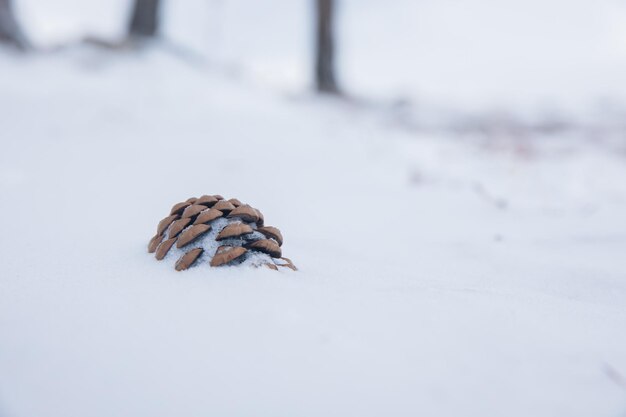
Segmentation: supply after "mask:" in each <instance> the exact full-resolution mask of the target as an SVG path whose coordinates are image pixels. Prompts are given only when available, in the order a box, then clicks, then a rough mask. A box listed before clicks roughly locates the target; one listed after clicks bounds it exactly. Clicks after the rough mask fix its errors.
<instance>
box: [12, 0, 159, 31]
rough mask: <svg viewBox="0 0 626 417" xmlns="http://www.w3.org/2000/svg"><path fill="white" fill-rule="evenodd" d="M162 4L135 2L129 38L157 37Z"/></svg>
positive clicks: (157, 0)
mask: <svg viewBox="0 0 626 417" xmlns="http://www.w3.org/2000/svg"><path fill="white" fill-rule="evenodd" d="M0 1H2V0H0ZM160 3H161V1H160V0H135V5H134V7H133V12H132V15H131V18H130V25H129V28H128V35H129V37H131V38H152V37H154V36H156V34H157V32H158V30H159V6H160Z"/></svg>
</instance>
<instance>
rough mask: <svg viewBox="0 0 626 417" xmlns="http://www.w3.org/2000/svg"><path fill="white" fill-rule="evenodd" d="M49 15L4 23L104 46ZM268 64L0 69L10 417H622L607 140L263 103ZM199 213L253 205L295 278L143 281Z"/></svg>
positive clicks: (59, 58) (103, 56) (100, 8)
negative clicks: (180, 218) (453, 128)
mask: <svg viewBox="0 0 626 417" xmlns="http://www.w3.org/2000/svg"><path fill="white" fill-rule="evenodd" d="M62 3H63V4H69V3H72V2H71V1H70V0H64V1H63V2H62V1H59V2H53V1H50V2H49V3H48V2H45V3H44V2H36V1H35V0H24V1H23V2H20V4H21V6H20V10H21V13H22V17H23V20H24V21H26V22H31V23H32V27H33V28H35V27H38V28H40V29H39V30H40V31H42V33H41V34H40V35H37V34H34V35H35V36H34V37H35V38H36V39H35V40H38V39H44V38H45V39H52V38H53V37H52V36H51V35H50V34H51V33H56V34H59V37H58V38H57V39H61V38H62V36H61V35H65V32H64V28H65V27H74V26H73V24H74V23H76V22H83V21H86V20H89V19H91V23H93V24H94V25H96V26H97V25H103V26H102V30H101V32H103V33H114V32H115V31H114V30H113V29H114V28H113V25H112V24H111V22H114V21H117V20H116V16H113V18H111V19H109V20H107V18H106V16H107V12H106V11H105V9H106V10H108V8H107V7H105V4H107V3H108V2H97V3H96V2H94V3H93V8H91V7H84V8H83V9H80V8H79V9H76V10H80V11H81V14H80V16H79V15H72V14H71V13H69V12H68V13H66V11H67V10H68V9H63V8H57V7H56V6H58V5H60V4H62ZM122 3H125V2H122V1H119V2H111V4H112V5H113V4H119V5H120V8H119V10H120V14H121V11H122V8H121V5H122ZM168 3H169V4H171V6H168V7H171V8H172V9H173V10H174V9H176V10H178V6H176V5H178V4H179V3H178V2H168ZM174 3H175V4H176V5H174ZM182 3H183V2H180V4H182ZM190 3H193V2H190ZM190 3H187V4H190ZM200 3H202V4H205V5H206V4H208V3H205V2H199V3H198V4H200ZM209 3H210V4H213V5H219V4H225V5H227V6H224V8H223V9H222V10H223V11H224V13H223V14H222V15H221V17H224V19H225V21H226V22H230V21H231V20H235V17H236V16H237V13H235V12H234V11H233V10H232V8H235V9H237V8H238V9H237V10H238V11H239V12H241V13H243V16H248V17H250V16H252V15H254V13H255V11H256V12H259V11H258V8H263V9H268V10H269V9H271V8H268V7H265V6H261V3H258V5H252V2H245V3H244V2H224V3H222V2H209ZM287 3H289V4H287ZM348 3H350V2H348ZM398 3H402V4H404V5H407V6H406V7H410V4H417V3H418V2H398ZM443 3H445V4H447V5H448V6H446V7H447V8H448V9H449V8H451V3H449V2H441V4H443ZM525 3H526V2H524V4H525ZM72 4H73V5H74V6H76V4H78V3H76V2H75V1H74V3H72ZM280 4H282V5H284V6H285V9H284V13H285V14H286V16H290V15H293V16H294V19H284V20H285V21H284V22H283V21H282V20H281V21H280V22H278V20H276V19H274V20H271V19H269V17H268V16H267V14H265V15H264V14H262V13H260V12H259V13H258V14H257V15H256V16H254V17H257V18H258V19H261V20H259V21H262V22H268V23H267V27H268V28H269V27H272V24H274V23H276V24H277V26H278V28H280V29H281V30H284V29H285V28H284V26H281V25H285V26H293V27H300V26H301V25H300V23H302V24H304V22H305V21H304V17H303V18H302V20H298V18H296V16H300V14H299V11H300V8H299V7H300V6H302V9H303V10H304V9H305V8H304V3H299V2H293V3H292V2H283V3H280ZM419 4H422V3H419ZM424 4H425V3H424ZM432 4H433V6H432V7H439V6H434V4H435V3H434V2H433V3H432ZM436 4H440V2H437V3H436ZM455 4H456V3H455ZM464 4H465V3H464ZM481 4H484V5H489V4H493V5H495V2H490V1H487V0H484V1H482V3H481ZM516 4H518V5H520V4H522V3H521V2H518V3H516ZM529 4H534V5H536V4H538V3H537V2H534V1H533V2H529ZM541 4H546V3H545V2H541ZM568 4H569V3H568ZM572 4H576V5H581V4H583V2H581V1H575V2H572ZM587 4H588V3H587ZM593 4H594V7H595V6H598V8H599V9H602V10H604V9H605V6H602V7H600V5H598V4H597V3H593ZM607 4H608V3H607ZM611 4H612V3H611ZM296 5H298V6H296ZM394 5H395V3H394ZM248 6H250V9H251V10H248V9H247V7H248ZM231 7H232V8H231ZM388 7H389V9H390V10H392V11H396V12H397V11H398V10H399V8H400V6H392V5H387V3H385V4H382V3H377V2H367V4H366V3H364V6H363V8H362V10H361V12H362V13H364V14H367V13H369V14H370V17H369V18H368V20H366V21H364V22H363V23H359V22H356V21H351V22H352V24H353V25H358V24H365V22H369V23H372V22H376V21H375V20H372V19H374V16H379V15H380V16H382V14H383V13H384V12H385V11H386V10H387V9H388ZM416 7H417V6H416ZM463 7H465V6H463ZM519 7H522V6H519ZM550 7H552V6H550ZM606 7H609V6H606ZM611 7H613V6H611ZM614 7H615V8H618V6H617V3H616V4H615V5H614ZM355 8H356V9H358V7H352V8H351V9H350V7H349V6H346V8H345V9H344V10H343V16H347V15H348V12H349V11H350V10H353V11H354V9H355ZM294 9H297V10H295V11H294ZM64 10H65V11H64ZM272 10H277V9H272ZM281 10H282V9H281ZM305 11H306V10H304V12H305ZM296 12H297V13H296ZM304 12H303V13H304ZM38 13H41V14H38ZM46 13H47V14H46ZM172 13H173V16H174V17H173V21H174V22H173V23H172V24H175V23H176V22H179V24H180V22H181V19H182V17H181V15H179V14H177V13H178V12H174V11H173V12H172ZM290 13H292V14H290ZM113 14H114V13H113ZM197 15H201V13H200V12H198V13H197ZM54 16H57V17H58V19H54V18H52V17H54ZM94 16H95V17H94ZM359 16H360V15H359ZM594 16H595V15H594ZM45 17H47V18H45ZM63 17H65V18H66V19H67V20H66V21H64V20H63V19H62V18H63ZM96 17H97V18H96ZM188 17H189V16H188ZM194 17H196V16H195V15H194V16H190V18H191V19H193V18H194ZM613 17H614V18H615V19H617V17H618V14H614V15H613ZM72 19H73V20H72ZM81 19H83V20H81ZM216 19H217V18H216ZM264 19H265V20H264ZM346 19H348V18H347V17H346ZM244 20H245V19H244ZM250 20H252V17H250ZM462 20H463V19H460V17H459V16H457V19H456V20H455V22H456V23H459V24H460V22H461V21H462ZM470 20H471V19H470ZM527 20H532V19H531V17H530V16H528V17H527ZM182 21H186V20H184V19H182ZM560 21H561V19H555V22H556V23H555V24H556V25H559V24H560V23H558V22H560ZM68 22H69V23H68ZM594 22H595V20H594ZM35 23H40V25H37V24H35ZM65 23H67V25H65ZM70 23H72V24H70ZM270 23H271V24H270ZM381 24H382V23H381ZM476 24H477V23H476ZM55 25H56V26H55ZM85 25H86V26H88V27H90V28H91V27H92V25H91V24H90V25H87V24H86V23H85ZM179 26H180V27H181V28H182V29H180V33H181V34H180V38H179V39H183V38H184V33H186V32H185V30H187V29H189V28H192V27H196V26H194V25H192V24H189V25H188V26H185V25H184V24H180V25H179ZM263 27H265V26H263ZM303 27H306V26H303ZM385 27H389V24H388V23H387V24H386V26H385ZM622 27H626V26H622ZM249 28H254V33H253V34H251V33H250V30H252V29H248V32H247V33H245V35H246V36H247V37H248V38H252V39H251V40H250V49H253V50H255V46H256V45H257V42H260V41H258V40H257V38H255V36H256V34H257V31H258V33H259V37H262V36H266V38H265V39H266V40H267V39H268V38H267V37H269V38H270V39H274V41H275V42H273V43H272V42H269V44H271V45H278V46H280V45H283V46H285V44H284V43H281V42H285V43H287V44H288V45H287V46H289V45H293V43H294V42H296V41H294V39H293V38H292V37H290V36H285V35H283V36H282V37H276V38H272V36H273V35H276V33H277V32H275V31H272V30H269V29H268V31H269V32H268V33H266V32H264V31H263V30H261V29H258V28H259V25H256V26H255V25H249ZM277 30H278V29H277ZM225 31H226V32H228V30H227V29H225ZM44 32H45V33H44ZM380 32H382V29H381V30H379V33H380ZM236 33H238V32H236ZM71 35H72V36H74V35H75V34H73V33H72V34H71ZM38 36H39V37H38ZM68 36H69V35H68ZM237 36H240V37H243V36H244V34H240V35H237ZM237 36H235V37H234V38H229V39H230V41H231V42H235V41H238V40H240V39H241V38H240V37H237ZM40 42H41V41H40ZM450 42H452V40H451V41H450ZM42 43H43V42H42ZM51 43H53V42H51ZM296 43H297V42H296ZM263 44H266V43H263ZM369 44H370V43H369V42H364V43H363V45H364V46H363V47H367V46H368V45H369ZM389 45H391V43H390V44H389ZM287 46H285V47H287ZM374 46H375V45H372V53H373V52H375V51H376V50H377V49H376V48H374ZM390 49H391V48H390ZM434 49H437V48H434ZM233 51H234V52H233V53H236V52H238V51H239V50H238V49H237V48H233ZM272 52H275V53H276V55H272ZM258 53H259V54H264V56H265V58H264V59H265V61H263V60H256V61H254V62H253V64H254V63H256V64H254V65H252V64H250V63H249V62H244V63H242V64H241V68H244V69H246V70H248V69H250V68H252V70H250V71H249V72H246V74H247V75H246V76H241V74H240V73H237V72H234V73H233V72H229V71H228V70H227V69H228V68H231V67H228V66H227V65H225V64H224V65H223V62H224V61H221V60H218V61H219V62H215V63H211V64H206V65H196V64H197V63H196V62H195V61H194V62H191V61H193V60H191V61H190V60H189V59H187V58H189V57H188V56H187V57H186V58H181V56H180V55H178V54H173V53H172V51H171V50H168V49H155V50H152V51H146V52H144V53H142V54H139V55H137V56H134V55H131V54H124V53H119V54H118V53H106V52H101V51H95V50H92V49H90V48H87V47H84V48H71V49H68V50H65V51H62V52H58V53H56V54H44V55H40V56H33V57H22V58H19V57H9V56H5V55H2V56H0V145H1V151H0V230H1V231H2V233H1V234H0V416H2V417H85V416H89V417H111V416H116V417H123V416H129V417H130V416H132V417H137V416H150V417H159V416H163V417H165V416H198V417H200V416H207V415H210V416H251V415H253V416H290V417H291V416H302V417H305V416H327V417H331V416H342V417H343V416H360V417H369V416H415V415H427V416H433V417H438V416H441V417H444V416H445V417H448V416H508V417H527V416H534V417H554V416H567V417H587V416H594V417H622V416H624V415H626V382H625V381H626V331H625V329H626V260H625V254H626V215H625V213H626V181H624V179H625V178H626V157H625V155H626V144H625V143H624V142H623V138H622V140H621V141H605V140H603V139H602V137H601V135H594V136H590V137H581V136H580V135H571V136H570V135H561V136H559V137H550V138H541V137H540V138H527V139H526V140H523V141H513V140H508V139H506V138H505V139H501V138H498V139H495V138H492V137H488V138H486V137H483V136H469V137H467V138H459V137H458V136H448V135H446V134H443V133H432V132H420V131H408V130H406V129H404V128H402V127H401V126H398V125H397V124H395V123H393V120H392V119H390V118H389V117H388V115H387V113H385V112H380V111H379V110H377V109H363V108H359V107H355V106H353V105H351V104H349V103H342V102H335V101H334V100H330V99H319V98H314V97H310V96H307V95H305V94H297V95H296V94H289V95H283V94H280V93H276V89H275V88H274V86H273V84H272V82H268V80H267V78H265V77H264V76H263V74H264V73H263V71H260V70H259V68H261V67H262V65H261V64H262V63H263V62H282V63H283V64H284V63H285V62H286V64H285V66H284V67H280V68H291V67H290V65H289V63H290V62H292V58H293V56H292V55H290V54H282V53H281V51H267V50H263V49H258ZM303 53H304V52H303ZM242 55H246V54H244V53H243V52H242ZM246 56H247V55H246ZM281 57H283V58H284V60H283V61H281V59H280V58H281ZM233 59H234V58H233ZM407 59H408V58H407ZM298 62H299V61H298ZM351 62H353V63H354V62H355V61H351ZM422 62H424V61H421V60H418V59H417V58H416V62H415V63H412V64H411V65H415V66H418V65H420V63H422ZM425 62H426V63H428V61H425ZM255 65H256V66H255ZM428 65H430V64H428ZM485 66H486V65H485ZM363 68H366V66H364V67H363ZM446 68H448V67H446ZM459 68H460V66H459ZM607 68H609V66H607ZM611 68H616V67H611ZM231 69H232V68H231ZM234 69H236V68H234ZM266 69H267V68H266ZM271 69H272V70H276V71H280V69H279V68H278V69H277V68H274V67H271ZM454 70H455V69H454V68H449V71H454ZM576 70H577V69H576V67H572V73H577V72H576ZM346 71H347V72H346V73H352V74H354V70H351V71H352V72H350V71H349V70H348V69H346ZM407 71H409V70H407ZM611 71H612V70H611ZM269 72H270V73H273V74H276V72H275V71H269ZM279 73H280V72H279ZM296 73H298V74H300V72H298V71H296ZM621 73H622V74H623V71H622V72H621ZM282 74H284V77H283V78H284V79H285V80H286V82H285V85H282V87H284V90H282V91H293V90H290V89H291V88H292V87H293V85H296V84H297V83H294V84H290V82H289V80H290V78H289V74H292V73H291V72H290V71H287V70H286V71H285V72H284V73H282ZM577 74H580V73H577ZM452 75H454V74H452ZM488 75H489V74H486V75H485V78H489V77H488ZM492 75H493V74H492ZM570 76H573V75H572V74H570ZM281 77H282V76H281ZM281 77H277V78H281ZM361 77H366V75H364V74H363V75H361ZM302 78H303V79H304V76H302ZM622 78H623V77H622ZM451 79H455V78H451ZM491 79H493V80H494V83H495V84H497V85H505V84H507V83H510V82H511V80H510V79H508V80H506V82H503V83H502V84H498V83H497V82H496V80H497V77H491ZM602 79H603V80H604V81H606V85H605V86H606V88H610V86H611V85H613V84H611V82H612V81H611V80H612V78H610V77H606V78H605V77H602ZM377 80H379V77H377V76H376V74H374V75H373V76H372V80H371V81H372V82H374V81H377ZM362 82H364V81H363V78H361V81H359V83H362ZM459 82H460V81H459ZM467 82H468V84H469V83H471V79H470V81H467ZM355 85H356V84H355ZM424 85H425V84H424ZM571 85H572V86H575V85H576V83H571ZM387 87H388V86H387ZM622 87H623V83H622ZM433 88H434V87H433ZM450 88H451V90H454V85H451V86H450ZM522 89H523V88H522ZM615 91H616V94H618V96H619V88H618V87H616V90H615ZM571 93H572V94H574V93H575V92H574V91H572V92H571ZM582 93H584V91H583V92H582ZM582 93H581V96H580V97H582V96H583V95H584V94H582ZM618 98H619V97H618ZM468 100H470V101H471V97H470V96H469V95H468ZM566 101H567V100H566ZM474 104H476V105H477V106H479V105H480V104H481V103H474ZM261 167H263V168H268V167H269V169H260V168H261ZM203 193H220V194H222V195H228V196H237V197H238V198H240V199H241V200H242V201H245V202H250V204H253V205H254V206H255V207H259V208H260V209H261V210H262V211H263V214H264V215H265V218H266V221H267V224H271V225H275V226H277V227H279V228H280V229H281V231H282V232H283V234H284V236H285V244H284V246H283V250H284V251H285V254H287V255H288V256H289V257H290V258H292V259H293V260H294V262H295V263H296V265H297V266H298V267H299V269H300V271H299V272H297V273H293V272H291V271H285V272H276V271H271V270H269V269H267V270H266V269H263V268H258V269H255V268H223V269H220V268H213V269H212V268H193V269H191V270H189V271H186V272H184V273H179V272H176V271H174V269H173V268H171V267H170V265H165V264H163V263H160V262H156V261H155V260H154V257H153V256H152V255H150V254H148V253H146V244H147V241H148V239H149V238H150V236H152V235H153V233H154V228H155V225H156V223H157V222H158V221H159V220H160V219H161V218H162V217H163V215H164V212H165V211H167V209H168V208H169V207H170V206H171V204H172V202H175V201H183V200H185V199H186V198H187V197H189V196H190V195H201V194H203Z"/></svg>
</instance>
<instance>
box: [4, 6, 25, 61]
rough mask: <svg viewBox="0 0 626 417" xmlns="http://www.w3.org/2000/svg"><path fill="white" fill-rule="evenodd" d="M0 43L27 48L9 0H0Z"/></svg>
mask: <svg viewBox="0 0 626 417" xmlns="http://www.w3.org/2000/svg"><path fill="white" fill-rule="evenodd" d="M0 43H3V44H8V45H11V46H13V47H15V48H18V49H22V50H24V49H27V48H28V46H29V43H28V40H27V39H26V37H25V36H24V33H23V32H22V30H21V29H20V26H19V25H18V23H17V20H15V14H14V13H13V7H12V4H11V0H0Z"/></svg>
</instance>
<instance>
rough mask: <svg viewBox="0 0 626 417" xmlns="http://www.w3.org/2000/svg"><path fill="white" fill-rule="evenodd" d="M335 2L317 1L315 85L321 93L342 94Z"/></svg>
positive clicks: (331, 0) (330, 0)
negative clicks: (337, 54)
mask: <svg viewBox="0 0 626 417" xmlns="http://www.w3.org/2000/svg"><path fill="white" fill-rule="evenodd" d="M335 6H336V4H335V1H334V0H315V11H316V36H315V85H316V88H317V91H319V92H320V93H330V94H338V93H339V92H340V90H339V86H338V84H337V77H336V75H335V33H334V30H335V28H334V24H335V22H334V19H335Z"/></svg>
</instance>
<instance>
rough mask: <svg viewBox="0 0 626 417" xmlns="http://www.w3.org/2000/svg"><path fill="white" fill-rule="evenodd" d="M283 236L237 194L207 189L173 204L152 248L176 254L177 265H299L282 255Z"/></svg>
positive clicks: (160, 254)
mask: <svg viewBox="0 0 626 417" xmlns="http://www.w3.org/2000/svg"><path fill="white" fill-rule="evenodd" d="M282 244H283V236H282V234H281V233H280V230H278V229H277V228H275V227H272V226H265V225H264V218H263V214H261V212H260V211H259V210H257V209H255V208H253V207H251V206H249V205H248V204H244V203H242V202H241V201H239V200H237V199H236V198H231V199H230V200H226V199H224V197H222V196H221V195H218V194H215V195H203V196H202V197H200V198H195V197H192V198H189V199H187V200H186V201H184V202H182V203H178V204H175V205H174V206H173V207H172V209H171V210H170V213H169V215H168V216H167V217H165V218H164V219H163V220H161V221H160V222H159V224H158V226H157V233H156V235H155V236H154V237H152V239H150V242H149V244H148V252H150V253H156V258H157V259H158V260H162V259H175V260H176V261H175V269H176V270H177V271H183V270H185V269H188V268H190V267H194V266H201V265H202V264H206V266H209V265H210V266H212V267H219V266H227V265H228V266H232V265H248V266H255V267H259V266H267V267H269V268H270V269H274V270H276V269H280V268H279V267H281V268H289V269H292V270H294V271H295V270H297V269H296V267H295V265H294V264H293V263H292V262H291V260H289V259H288V258H283V257H282V249H281V246H282Z"/></svg>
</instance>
